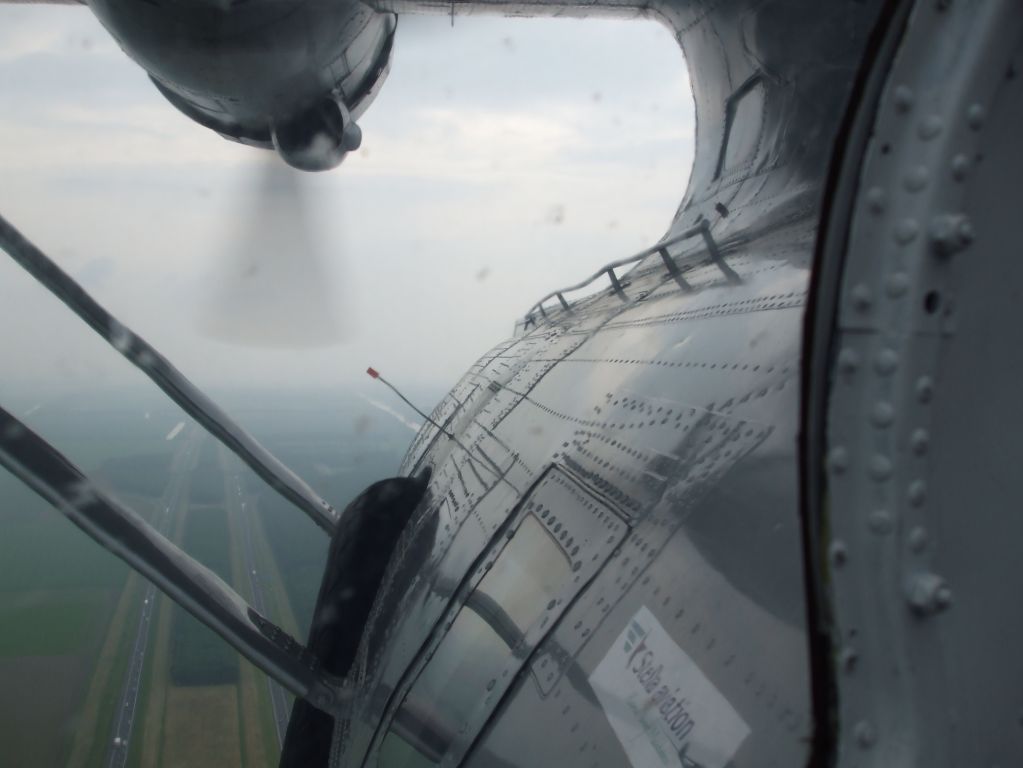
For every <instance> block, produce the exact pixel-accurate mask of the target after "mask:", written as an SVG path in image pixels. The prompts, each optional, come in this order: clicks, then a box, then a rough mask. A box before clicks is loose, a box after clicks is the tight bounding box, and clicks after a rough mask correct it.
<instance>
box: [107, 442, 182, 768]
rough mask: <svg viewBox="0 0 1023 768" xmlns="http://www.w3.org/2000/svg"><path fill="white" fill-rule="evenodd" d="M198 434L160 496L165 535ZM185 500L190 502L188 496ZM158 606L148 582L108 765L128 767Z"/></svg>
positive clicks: (179, 452)
mask: <svg viewBox="0 0 1023 768" xmlns="http://www.w3.org/2000/svg"><path fill="white" fill-rule="evenodd" d="M197 436H198V435H197V433H196V432H195V430H194V429H191V430H189V431H188V432H187V433H186V435H181V442H180V444H179V447H178V450H177V451H176V452H175V454H174V459H173V462H172V466H171V479H170V482H168V483H167V488H166V489H165V490H164V493H163V497H162V498H161V499H160V506H161V511H160V515H159V519H158V520H157V521H155V522H156V527H157V530H159V531H160V533H162V534H163V535H164V536H166V535H167V532H168V531H169V530H170V522H171V519H172V518H173V517H174V513H175V512H176V511H177V510H178V508H179V505H180V504H181V503H182V489H183V488H184V483H185V480H186V479H187V478H188V475H189V473H190V472H191V471H192V468H193V465H194V463H195V461H194V457H195V455H196V448H197V446H198V441H197V440H196V439H195V438H196V437H197ZM184 501H185V502H187V499H185V500H184ZM155 606H156V587H155V586H153V585H152V584H150V583H148V582H147V583H146V591H145V593H144V595H143V598H142V612H141V614H140V615H139V623H138V628H137V629H136V632H135V643H134V645H133V646H132V650H131V658H130V659H129V660H128V673H127V675H126V676H125V680H124V685H123V686H122V688H121V700H120V703H119V705H118V708H117V710H116V712H117V714H116V716H115V720H114V731H113V733H112V734H111V737H110V747H109V752H108V753H107V766H108V768H124V765H125V763H126V762H127V761H128V746H129V744H130V743H131V735H132V728H133V726H134V725H135V711H136V709H137V707H138V701H139V693H140V691H141V688H142V670H143V668H144V667H145V662H146V650H147V649H148V647H149V630H150V627H151V626H152V619H153V615H154V608H155Z"/></svg>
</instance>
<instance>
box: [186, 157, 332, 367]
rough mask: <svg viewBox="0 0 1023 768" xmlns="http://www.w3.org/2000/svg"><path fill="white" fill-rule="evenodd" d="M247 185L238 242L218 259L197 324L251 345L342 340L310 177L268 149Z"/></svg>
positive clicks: (316, 344)
mask: <svg viewBox="0 0 1023 768" xmlns="http://www.w3.org/2000/svg"><path fill="white" fill-rule="evenodd" d="M260 154H262V155H263V159H262V161H261V162H262V163H263V165H262V168H260V169H259V171H258V178H257V180H256V183H255V184H254V185H253V188H252V199H251V200H249V201H246V202H247V203H248V212H247V213H246V214H243V215H242V216H241V217H240V219H239V221H238V226H239V229H240V231H241V233H242V234H241V237H240V238H239V239H238V246H237V248H236V249H234V252H233V253H228V254H227V255H226V258H224V259H223V260H222V261H221V264H222V266H221V267H220V268H219V269H218V271H217V273H216V277H215V281H214V284H213V285H212V287H211V291H210V295H209V297H208V300H207V301H208V303H207V306H206V307H205V309H204V311H203V314H202V317H201V321H200V325H201V329H202V331H203V332H204V333H205V334H206V335H208V336H210V337H212V338H215V339H218V340H220V341H225V342H228V343H232V344H239V345H244V346H253V347H277V348H309V347H323V346H331V345H334V344H338V343H340V342H341V341H342V340H343V338H342V332H341V324H340V318H339V316H340V314H341V313H340V310H339V306H338V305H337V303H336V295H335V293H334V292H333V291H332V285H333V281H332V280H331V279H330V277H331V273H332V272H333V273H337V272H339V271H340V270H338V269H336V268H335V269H331V268H330V267H329V264H328V262H327V255H326V254H325V252H324V250H325V238H326V237H327V234H328V231H329V230H328V229H327V228H325V227H323V226H317V225H318V224H319V223H320V222H319V221H318V219H317V216H316V211H317V209H316V203H315V201H314V200H313V198H312V194H311V192H312V190H311V189H310V186H311V184H312V183H313V182H312V181H311V175H309V174H304V173H303V172H301V171H297V170H295V169H293V168H290V167H288V166H287V165H285V164H284V163H283V162H282V161H281V160H280V158H278V157H277V156H276V155H274V154H271V153H269V152H264V153H260Z"/></svg>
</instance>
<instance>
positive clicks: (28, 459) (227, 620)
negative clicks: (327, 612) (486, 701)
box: [0, 408, 350, 715]
mask: <svg viewBox="0 0 1023 768" xmlns="http://www.w3.org/2000/svg"><path fill="white" fill-rule="evenodd" d="M0 465H3V466H4V467H6V468H7V469H8V470H9V471H10V472H11V474H13V475H14V476H15V477H17V478H18V479H20V480H21V481H23V482H24V483H25V484H26V485H28V486H29V487H30V488H31V489H32V490H33V491H35V492H36V493H38V494H39V495H40V496H42V497H43V498H44V499H46V501H48V502H50V503H51V504H53V505H54V506H55V507H56V508H57V509H59V510H60V511H61V512H63V513H64V514H65V515H66V516H67V517H68V518H69V519H70V520H71V522H73V523H74V524H75V525H77V526H78V527H79V528H81V529H82V530H83V531H85V532H86V533H87V534H88V535H89V536H91V537H92V538H93V539H95V540H96V541H97V542H99V544H101V545H102V546H103V547H105V548H107V549H108V550H110V551H111V552H113V553H114V554H115V555H117V557H119V558H121V559H122V560H124V562H126V563H127V564H128V565H129V566H131V567H132V568H134V569H135V570H137V571H138V572H139V573H141V574H142V575H143V576H145V577H146V578H147V579H149V580H150V581H152V582H153V583H154V584H155V585H156V586H157V587H159V588H160V589H162V590H163V591H164V592H165V593H167V594H168V595H169V596H170V597H171V598H172V599H173V600H175V601H176V602H177V603H178V604H179V605H181V606H182V607H183V608H185V609H186V610H187V611H189V612H190V613H191V614H193V615H194V616H195V617H196V618H197V619H199V620H200V621H202V622H203V623H204V624H206V625H207V626H209V627H210V628H211V629H213V630H214V631H215V632H217V633H218V634H219V635H220V636H221V637H223V638H224V639H225V640H226V641H227V642H228V643H230V644H231V645H232V646H234V647H235V648H236V649H237V650H238V652H239V653H241V654H242V655H244V656H245V657H246V658H248V659H249V660H250V661H251V662H252V663H253V664H255V665H256V666H258V667H259V668H260V669H262V670H263V671H264V672H266V673H267V674H268V675H270V676H271V677H272V678H274V679H275V680H277V681H278V682H279V683H280V684H281V685H283V686H284V687H285V688H287V689H288V690H290V691H291V692H292V693H294V694H295V695H296V696H299V697H301V698H303V699H305V700H307V701H308V702H309V703H310V704H312V705H313V706H314V707H316V708H317V709H321V710H323V711H325V712H327V713H328V714H332V715H337V714H339V712H340V711H341V710H342V709H343V707H344V704H345V703H346V702H347V701H348V699H349V698H350V694H349V692H348V691H347V690H346V689H345V688H343V687H342V685H341V681H340V680H338V679H336V678H334V677H332V676H331V675H328V674H326V673H325V672H324V671H323V670H322V669H320V666H319V663H318V662H317V660H316V658H315V657H314V656H313V654H311V653H310V652H309V651H308V650H307V649H306V648H305V646H303V645H302V644H300V643H299V642H297V641H296V640H295V639H294V638H292V637H291V636H290V635H288V634H287V633H286V632H284V630H282V629H281V628H280V627H278V626H277V625H276V624H274V623H272V622H271V621H269V620H268V619H267V618H265V617H263V616H261V615H260V614H259V613H257V612H256V611H255V610H254V609H253V608H252V607H251V606H249V605H248V603H246V602H245V600H244V599H242V597H241V596H240V595H239V594H238V593H237V592H235V591H234V590H233V589H231V587H229V586H228V585H227V584H226V583H225V582H224V581H223V580H222V579H221V578H220V577H219V576H217V575H216V574H215V573H213V571H211V570H210V569H209V568H206V567H205V566H204V565H202V564H201V563H199V562H197V561H196V560H194V559H192V558H191V557H189V556H188V555H187V554H186V553H185V552H183V551H182V550H180V549H179V548H178V547H176V546H175V545H174V544H172V543H171V542H170V541H168V540H167V539H166V538H165V537H164V536H162V535H161V534H160V533H159V532H158V531H157V530H156V529H155V528H153V527H152V526H151V525H149V524H148V523H147V522H146V521H145V520H143V519H142V518H141V517H140V516H139V515H138V514H137V513H136V512H134V511H133V510H131V509H129V508H128V507H126V506H124V505H123V504H122V503H121V502H119V501H118V500H117V499H115V498H113V497H112V496H109V495H108V494H106V493H105V492H104V491H103V490H102V489H100V488H99V487H98V486H96V485H95V484H93V483H92V482H91V481H90V480H89V479H88V478H87V477H85V475H83V474H82V472H81V470H79V469H78V467H76V466H75V465H74V464H72V463H71V462H70V461H69V460H68V459H67V458H66V457H64V456H63V454H61V453H60V452H58V451H57V449H56V448H54V447H53V446H51V445H50V444H49V443H47V442H46V441H45V440H44V439H43V438H41V437H40V436H39V435H37V434H36V433H34V432H33V431H31V430H30V429H29V428H28V427H27V426H25V424H23V423H22V422H21V421H20V420H18V419H17V418H16V417H14V416H13V415H11V414H10V413H8V412H7V411H6V410H4V409H3V408H0Z"/></svg>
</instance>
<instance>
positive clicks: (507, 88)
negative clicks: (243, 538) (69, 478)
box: [0, 6, 693, 388]
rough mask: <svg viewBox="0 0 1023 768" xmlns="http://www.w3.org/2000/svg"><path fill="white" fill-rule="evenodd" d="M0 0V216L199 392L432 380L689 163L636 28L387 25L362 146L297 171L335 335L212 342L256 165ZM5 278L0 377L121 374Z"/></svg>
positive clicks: (678, 66)
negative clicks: (207, 307)
mask: <svg viewBox="0 0 1023 768" xmlns="http://www.w3.org/2000/svg"><path fill="white" fill-rule="evenodd" d="M11 10H12V9H11V7H10V6H0V30H2V32H0V40H7V41H8V42H11V41H12V40H15V39H20V38H19V35H21V34H22V32H23V33H24V36H25V37H26V39H25V40H24V41H22V42H19V43H18V45H20V48H19V49H18V50H19V51H20V53H18V54H17V55H11V56H8V57H6V58H5V59H3V60H2V61H0V116H2V117H0V173H2V174H3V177H4V184H3V185H0V211H2V212H3V214H4V215H5V216H6V217H8V218H9V219H10V220H12V221H13V222H14V223H15V224H16V225H17V226H19V227H20V228H21V229H22V230H23V231H24V232H25V233H26V234H28V235H29V236H30V237H32V238H34V239H36V240H37V241H38V242H39V244H40V245H41V246H42V247H44V248H45V249H46V250H47V251H48V252H50V253H51V254H52V255H53V256H54V258H55V259H57V260H58V261H59V263H61V264H62V265H63V266H64V267H65V268H66V269H68V270H69V271H70V272H72V274H75V275H76V276H78V277H79V278H80V279H81V280H82V282H83V284H84V285H85V286H86V288H87V289H89V290H90V291H93V292H95V294H96V295H97V298H99V299H100V300H101V301H102V302H104V303H106V304H107V305H109V306H110V308H111V309H112V310H113V311H114V312H115V314H116V315H117V316H118V317H120V318H121V319H122V320H124V321H126V322H128V323H129V324H130V325H134V326H136V327H137V329H138V330H139V331H140V332H141V333H142V334H143V335H144V336H145V337H147V338H148V339H149V340H150V341H152V342H153V343H154V344H155V345H156V346H157V347H159V348H160V349H162V350H163V351H165V353H166V354H167V355H168V357H170V359H171V360H173V361H174V362H175V363H177V364H178V365H179V366H180V367H181V368H182V369H183V370H185V371H186V372H187V373H188V374H189V375H191V376H192V377H194V378H195V379H196V380H197V381H198V382H199V383H200V384H201V385H210V384H215V385H225V386H233V385H239V384H246V385H252V384H253V383H259V384H260V385H263V386H286V385H287V386H294V385H295V384H297V383H301V384H302V385H306V386H312V385H337V384H339V383H342V382H346V381H349V380H359V379H361V378H362V376H363V373H362V372H363V371H364V370H365V367H366V365H368V364H374V365H378V366H381V367H382V368H385V369H386V370H387V371H388V372H389V375H391V376H393V377H394V379H395V381H398V382H402V383H403V384H404V385H407V386H423V385H429V386H435V387H437V388H446V387H447V386H450V385H451V384H452V383H453V381H454V380H455V379H456V378H457V377H458V376H460V375H461V374H462V372H463V371H464V370H465V369H466V368H467V367H468V366H469V365H470V364H471V363H472V361H473V360H475V359H476V358H477V357H478V356H479V355H481V354H482V353H483V352H485V351H486V350H487V349H488V348H489V347H491V346H492V345H494V344H496V343H497V342H499V341H500V340H501V339H502V338H504V337H506V336H507V335H509V334H510V332H511V330H512V327H513V324H514V322H515V320H516V319H517V318H518V317H519V316H520V315H521V314H522V313H523V312H525V311H526V309H527V308H528V307H529V306H530V305H531V304H532V303H533V302H534V301H536V300H537V299H538V298H539V297H540V296H542V295H543V294H545V293H547V292H548V291H550V290H552V289H554V288H557V287H562V286H565V285H568V284H571V283H575V282H577V281H579V280H580V279H581V278H583V277H585V276H587V275H588V274H590V273H592V272H593V271H595V270H596V269H597V267H598V266H599V265H600V264H602V263H605V262H607V261H609V260H611V259H614V258H620V257H622V256H625V255H628V254H630V253H634V252H635V251H637V250H639V249H640V248H642V247H644V246H647V245H649V244H651V243H652V242H653V241H654V240H656V238H658V237H659V236H660V235H661V234H662V233H663V232H664V230H665V228H666V227H667V226H668V224H669V221H670V218H671V216H672V214H673V212H674V210H675V208H676V206H677V203H678V201H679V200H680V199H681V197H682V193H683V191H684V187H685V182H686V178H687V174H688V171H689V165H690V163H691V158H692V129H693V125H692V103H691V98H690V94H689V86H688V80H687V78H686V76H685V71H684V65H683V62H682V58H681V54H680V53H679V51H678V47H677V44H676V43H675V42H674V40H673V39H672V38H671V36H670V35H669V34H667V33H666V32H664V30H662V29H660V28H659V27H658V26H657V25H654V24H651V23H642V22H639V23H634V22H618V23H612V22H606V21H563V20H544V21H536V20H533V21H523V20H502V19H475V18H474V19H461V18H458V19H456V23H455V27H454V30H452V29H451V28H450V26H449V25H448V22H447V20H446V19H439V20H438V19H425V20H421V19H405V18H403V19H402V20H401V22H400V23H399V33H398V34H399V39H398V44H397V46H396V50H395V54H394V65H393V69H392V72H391V75H390V78H389V80H388V82H387V83H385V84H384V87H383V89H382V91H381V94H380V96H379V97H378V99H377V100H376V102H375V103H374V104H373V105H372V106H371V107H370V109H369V111H368V112H367V113H366V114H365V115H364V116H363V118H362V119H361V121H360V122H361V124H362V128H363V131H364V136H365V143H364V150H365V151H362V152H359V153H355V154H354V155H353V156H351V157H349V158H348V160H346V161H345V163H344V164H343V165H342V167H341V168H340V169H338V170H337V171H335V172H331V173H326V174H317V175H312V176H308V177H306V178H305V182H306V185H307V186H308V189H309V195H308V197H309V198H310V204H309V207H310V214H311V216H312V217H313V218H314V221H315V223H314V224H312V225H311V231H312V232H315V233H316V236H317V237H318V238H320V240H321V241H322V245H323V248H324V250H325V252H326V253H327V254H328V256H329V260H330V261H329V264H330V267H331V269H330V273H329V274H327V275H326V276H325V277H324V278H323V283H324V286H325V290H327V291H329V293H330V295H331V296H332V297H333V300H334V301H335V302H336V303H337V304H338V305H339V307H341V308H342V309H343V310H344V316H345V317H346V318H350V327H349V330H350V333H349V335H348V336H347V337H346V340H345V342H344V343H343V344H341V345H339V346H336V347H332V348H329V349H326V350H290V351H289V350H277V351H273V352H263V351H259V350H251V349H244V348H241V347H232V346H226V345H223V344H218V343H216V342H213V341H210V340H208V339H205V338H203V337H202V336H201V335H200V333H199V330H198V322H197V318H198V316H199V310H200V307H201V298H202V296H203V295H204V292H206V291H207V288H208V285H209V282H210V281H211V279H212V276H213V275H215V274H216V273H217V272H218V266H219V265H220V264H221V263H222V261H223V259H224V257H225V255H226V254H230V253H231V252H232V249H235V248H237V244H238V243H239V242H242V241H244V239H245V238H246V237H253V236H255V237H258V236H259V232H258V231H253V230H254V228H257V227H258V224H259V222H258V220H257V221H256V222H253V221H252V216H251V211H250V210H249V209H248V208H247V206H249V205H250V203H249V199H250V197H251V194H250V193H251V189H252V186H253V184H254V183H255V180H256V179H257V177H258V168H259V166H260V162H261V161H262V160H263V159H265V158H266V156H265V155H263V154H261V153H260V152H259V151H257V150H252V149H250V148H248V147H243V146H240V145H237V144H233V143H231V142H228V141H225V140H223V139H221V138H220V137H218V136H216V135H215V134H214V133H212V132H210V131H208V130H206V129H204V128H202V127H200V126H197V125H195V124H193V123H192V122H190V121H189V120H188V119H187V118H185V117H184V116H182V115H180V114H179V113H178V112H177V111H176V110H175V109H174V108H173V107H171V106H170V105H169V104H167V103H166V102H165V101H164V99H163V98H162V97H161V96H160V95H159V94H158V93H157V92H156V90H155V89H154V88H153V87H152V84H151V83H149V82H148V79H147V78H146V77H145V75H144V73H143V72H141V70H140V69H139V68H138V67H137V66H136V65H135V64H134V63H133V62H131V61H130V60H129V59H128V58H127V57H125V56H124V55H123V54H121V53H119V52H117V51H116V46H115V45H114V44H113V43H111V42H104V43H102V45H101V44H99V43H96V44H95V45H94V46H92V47H91V48H89V49H85V48H82V47H80V46H79V47H77V48H76V47H75V45H74V44H73V41H74V40H75V39H79V38H82V37H84V36H94V37H95V38H97V39H100V38H101V39H102V40H104V41H107V40H108V38H107V37H106V35H105V32H103V30H102V29H101V28H100V27H99V25H98V23H97V22H95V21H94V20H93V19H92V18H91V16H90V15H89V14H88V12H87V11H85V9H60V8H39V7H33V8H18V9H14V10H18V11H19V12H21V13H20V15H14V16H12V15H11ZM63 10H69V11H71V13H68V14H64V13H62V12H61V11H63ZM12 18H13V19H15V20H16V21H17V23H9V22H11V19H12ZM18 19H20V21H18ZM409 22H412V23H409ZM12 30H13V31H12ZM18 30H21V32H19V31H18ZM506 39H507V40H511V45H509V44H508V43H507V42H505V40H506ZM69 40H70V41H72V43H68V41H69ZM12 46H13V43H12ZM111 46H113V50H111ZM13 49H14V47H12V49H11V50H13ZM466 62H471V66H466ZM594 94H599V98H594ZM654 107H656V109H655V108H654ZM554 209H557V210H560V211H561V212H562V214H561V216H560V217H556V218H559V219H560V220H559V221H558V222H557V223H552V217H551V216H550V212H551V211H552V210H554ZM483 272H487V273H488V274H489V277H488V278H487V279H486V280H485V281H480V280H479V279H477V277H478V275H480V274H481V273H483ZM13 273H14V270H13V267H11V266H10V265H9V264H8V265H6V266H5V267H3V269H2V270H0V277H2V278H4V279H2V280H0V307H3V309H2V314H0V318H6V321H7V322H8V323H11V322H14V321H15V320H17V321H18V323H19V329H24V330H23V331H22V332H20V333H18V334H8V335H7V336H6V337H5V338H4V339H2V340H0V354H3V355H4V356H5V359H7V360H11V361H14V365H12V366H10V367H9V369H8V370H7V371H5V377H4V378H5V379H6V380H7V381H12V380H14V379H20V380H22V381H29V380H31V381H34V382H39V381H54V380H62V381H63V382H64V383H65V384H66V386H68V387H70V388H74V387H76V386H83V385H85V384H90V383H95V382H101V383H104V384H109V383H111V382H115V381H119V380H122V379H124V380H132V381H134V380H136V379H137V377H136V376H135V375H134V374H133V373H132V372H131V371H130V368H129V367H128V366H127V363H124V362H123V361H121V360H120V359H119V358H118V356H117V355H116V354H114V353H112V352H110V351H109V350H107V349H105V348H104V346H103V344H102V342H100V341H99V340H97V339H91V338H89V337H90V333H89V332H88V331H87V330H83V329H78V328H77V326H78V325H79V324H77V323H76V321H74V320H73V319H72V318H70V317H68V313H67V312H66V311H64V310H62V309H61V308H60V306H59V305H58V304H57V303H56V302H55V301H53V300H52V299H49V298H47V297H46V296H45V295H42V294H41V292H40V291H39V290H38V289H33V288H32V285H31V281H30V280H28V279H27V278H25V277H24V276H18V275H16V274H13ZM58 377H61V378H60V379H58Z"/></svg>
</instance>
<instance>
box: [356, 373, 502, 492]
mask: <svg viewBox="0 0 1023 768" xmlns="http://www.w3.org/2000/svg"><path fill="white" fill-rule="evenodd" d="M366 373H367V374H369V376H370V377H371V378H374V379H376V380H377V381H380V382H382V383H383V384H386V385H387V388H388V389H390V390H391V391H392V392H394V394H396V395H397V396H398V397H400V398H401V400H402V402H404V403H405V404H406V405H408V407H409V408H411V409H412V410H413V411H415V412H416V413H418V414H419V415H420V416H422V417H423V418H424V419H426V421H428V422H429V423H430V424H432V425H433V426H434V427H436V428H437V429H438V430H439V431H440V433H441V434H442V435H444V436H445V437H446V438H447V439H448V440H451V441H452V442H453V443H454V444H455V445H457V446H458V447H459V448H461V449H462V450H463V451H465V455H466V456H467V457H468V459H469V461H472V462H475V463H476V464H478V465H479V466H481V467H483V469H485V470H486V471H487V472H488V473H490V474H491V475H493V476H494V477H495V478H497V480H498V482H501V481H503V482H505V483H507V484H508V486H509V487H510V488H511V489H512V490H513V491H515V492H516V493H519V489H518V488H516V487H515V486H514V485H513V484H512V483H511V481H509V480H508V478H507V477H505V475H506V474H507V472H505V471H503V470H502V469H501V468H500V467H499V466H497V464H495V463H494V461H493V460H492V459H491V458H490V457H489V456H487V455H486V454H485V453H483V450H482V449H481V448H478V450H479V451H480V454H481V455H482V456H483V457H484V458H485V459H486V462H483V461H480V460H479V459H478V458H477V457H476V456H475V455H473V452H472V451H470V450H469V449H468V448H466V447H465V446H464V445H463V444H462V441H461V440H459V439H458V438H457V437H455V436H454V435H453V434H452V433H451V432H448V431H447V430H446V429H444V427H442V426H441V425H440V424H438V423H437V422H436V421H434V420H433V419H431V418H430V417H429V416H427V415H426V414H425V413H423V412H422V411H421V410H419V409H418V408H416V406H415V405H414V404H413V403H412V402H411V401H410V400H409V399H408V398H407V397H405V395H403V394H402V393H401V392H399V391H398V388H397V387H396V386H394V385H393V384H392V383H391V382H389V381H388V380H387V379H385V378H384V377H383V376H381V375H380V371H378V370H377V369H376V368H373V367H370V368H367V369H366Z"/></svg>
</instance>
